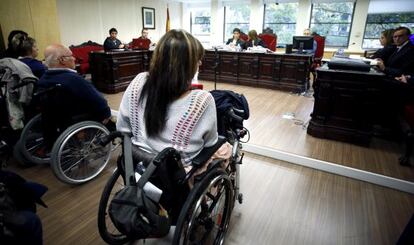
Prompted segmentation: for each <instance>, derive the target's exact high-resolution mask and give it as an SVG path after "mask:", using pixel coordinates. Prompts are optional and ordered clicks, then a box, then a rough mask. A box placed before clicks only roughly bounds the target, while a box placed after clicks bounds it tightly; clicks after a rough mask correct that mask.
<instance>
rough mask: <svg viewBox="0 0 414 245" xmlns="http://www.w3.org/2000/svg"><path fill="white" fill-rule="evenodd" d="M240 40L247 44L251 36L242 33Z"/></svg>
mask: <svg viewBox="0 0 414 245" xmlns="http://www.w3.org/2000/svg"><path fill="white" fill-rule="evenodd" d="M240 39H241V40H243V41H245V42H247V40H248V39H249V36H247V34H246V33H243V32H242V33H240Z"/></svg>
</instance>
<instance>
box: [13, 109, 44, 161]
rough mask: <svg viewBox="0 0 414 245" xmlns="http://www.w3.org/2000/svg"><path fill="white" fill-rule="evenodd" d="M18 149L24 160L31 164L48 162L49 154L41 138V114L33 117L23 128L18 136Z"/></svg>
mask: <svg viewBox="0 0 414 245" xmlns="http://www.w3.org/2000/svg"><path fill="white" fill-rule="evenodd" d="M20 149H21V153H22V154H23V156H24V158H25V159H27V160H28V161H29V162H30V163H32V164H46V163H49V162H50V152H49V150H48V149H47V147H46V145H45V142H44V137H43V129H42V115H41V114H38V115H36V116H35V117H33V118H32V119H31V120H30V121H29V122H28V123H27V124H26V126H25V127H24V129H23V131H22V134H21V136H20Z"/></svg>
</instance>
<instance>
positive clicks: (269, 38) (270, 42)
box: [259, 33, 277, 51]
mask: <svg viewBox="0 0 414 245" xmlns="http://www.w3.org/2000/svg"><path fill="white" fill-rule="evenodd" d="M259 38H260V39H262V40H263V42H264V43H265V44H266V46H267V48H268V49H270V50H272V51H276V44H277V36H276V35H275V34H270V33H262V34H259Z"/></svg>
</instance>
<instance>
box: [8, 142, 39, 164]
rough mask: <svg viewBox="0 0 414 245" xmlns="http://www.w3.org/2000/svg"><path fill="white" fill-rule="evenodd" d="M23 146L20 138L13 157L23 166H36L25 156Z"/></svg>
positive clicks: (14, 148)
mask: <svg viewBox="0 0 414 245" xmlns="http://www.w3.org/2000/svg"><path fill="white" fill-rule="evenodd" d="M22 148H23V147H22V144H21V142H20V140H18V141H17V142H16V144H15V145H14V147H13V158H14V159H15V160H16V161H17V162H18V163H19V164H20V165H21V166H23V167H31V166H34V165H35V164H34V163H33V162H30V161H29V160H27V159H26V158H25V156H24V154H23V149H22Z"/></svg>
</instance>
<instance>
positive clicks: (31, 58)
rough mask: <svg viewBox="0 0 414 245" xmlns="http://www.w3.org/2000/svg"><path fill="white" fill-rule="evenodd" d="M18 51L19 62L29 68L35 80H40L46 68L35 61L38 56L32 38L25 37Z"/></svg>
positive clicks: (37, 50) (34, 41)
mask: <svg viewBox="0 0 414 245" xmlns="http://www.w3.org/2000/svg"><path fill="white" fill-rule="evenodd" d="M19 50H20V52H19V53H20V57H19V60H20V61H21V62H23V63H25V64H26V65H27V66H29V67H30V69H31V70H32V72H33V74H34V75H35V76H36V77H37V78H40V77H41V76H42V75H43V74H44V73H45V71H46V69H47V68H46V66H45V65H43V63H42V62H41V61H39V60H37V59H36V57H37V56H38V54H39V49H38V48H37V44H36V40H35V39H34V38H31V37H27V38H26V39H25V40H23V42H22V43H21V45H20V48H19Z"/></svg>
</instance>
